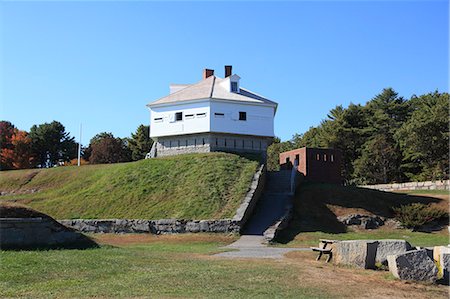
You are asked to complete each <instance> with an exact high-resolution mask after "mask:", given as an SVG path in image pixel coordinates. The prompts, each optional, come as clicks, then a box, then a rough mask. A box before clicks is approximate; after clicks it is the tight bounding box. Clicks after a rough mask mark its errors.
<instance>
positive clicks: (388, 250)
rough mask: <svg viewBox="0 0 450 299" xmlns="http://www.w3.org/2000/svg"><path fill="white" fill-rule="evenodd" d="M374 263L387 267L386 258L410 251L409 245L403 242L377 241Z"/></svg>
mask: <svg viewBox="0 0 450 299" xmlns="http://www.w3.org/2000/svg"><path fill="white" fill-rule="evenodd" d="M377 242H378V244H377V253H376V255H375V263H379V264H382V265H387V264H388V261H387V257H388V256H389V255H393V254H401V253H405V252H407V251H408V250H411V249H412V246H411V244H409V243H408V242H406V241H405V240H378V241H377Z"/></svg>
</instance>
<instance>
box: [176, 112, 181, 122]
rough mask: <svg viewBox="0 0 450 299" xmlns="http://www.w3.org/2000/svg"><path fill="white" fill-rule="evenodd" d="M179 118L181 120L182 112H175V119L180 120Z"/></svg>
mask: <svg viewBox="0 0 450 299" xmlns="http://www.w3.org/2000/svg"><path fill="white" fill-rule="evenodd" d="M181 120H183V112H177V113H175V121H181Z"/></svg>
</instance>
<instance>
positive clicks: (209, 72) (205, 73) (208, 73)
mask: <svg viewBox="0 0 450 299" xmlns="http://www.w3.org/2000/svg"><path fill="white" fill-rule="evenodd" d="M211 76H214V70H210V69H204V70H203V80H205V79H206V78H208V77H211Z"/></svg>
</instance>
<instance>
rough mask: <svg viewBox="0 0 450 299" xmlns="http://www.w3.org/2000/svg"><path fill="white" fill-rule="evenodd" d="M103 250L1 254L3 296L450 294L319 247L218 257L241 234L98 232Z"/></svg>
mask: <svg viewBox="0 0 450 299" xmlns="http://www.w3.org/2000/svg"><path fill="white" fill-rule="evenodd" d="M95 237H96V238H98V239H99V241H100V243H103V244H108V245H103V246H102V247H101V248H96V249H88V250H46V251H0V259H1V263H0V297H2V298H12V297H19V298H92V297H98V298H133V297H137V298H148V297H151V298H153V297H155V298H349V297H354V296H355V294H356V295H357V294H360V295H361V294H363V295H364V296H365V297H368V298H407V297H414V298H447V288H446V287H445V286H435V285H424V284H415V283H404V282H401V281H396V280H393V279H392V278H391V277H390V276H389V274H388V273H387V272H384V271H367V270H363V269H354V268H348V267H337V266H334V265H332V264H326V263H324V262H323V261H318V262H317V261H315V260H314V258H315V254H314V253H312V252H293V253H290V254H289V255H288V256H287V258H285V259H283V260H262V259H252V260H246V261H245V262H244V261H243V260H230V259H223V258H218V257H214V256H212V254H213V253H216V252H220V251H221V250H222V249H220V246H223V245H225V244H228V243H231V242H232V241H234V240H235V238H236V237H235V236H225V235H221V234H213V235H209V234H183V235H163V236H155V235H142V234H141V235H109V234H104V235H97V236H95Z"/></svg>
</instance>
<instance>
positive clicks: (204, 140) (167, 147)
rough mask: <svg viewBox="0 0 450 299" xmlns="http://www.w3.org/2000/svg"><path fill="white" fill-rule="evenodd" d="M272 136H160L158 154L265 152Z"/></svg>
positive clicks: (209, 134)
mask: <svg viewBox="0 0 450 299" xmlns="http://www.w3.org/2000/svg"><path fill="white" fill-rule="evenodd" d="M270 143H271V138H267V137H258V136H243V135H233V134H219V133H215V134H214V133H204V134H192V135H180V136H168V137H158V139H157V140H156V156H157V157H165V156H173V155H179V154H189V153H208V152H215V151H221V152H231V153H256V154H264V156H265V153H266V151H267V147H268V146H269V145H270Z"/></svg>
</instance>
